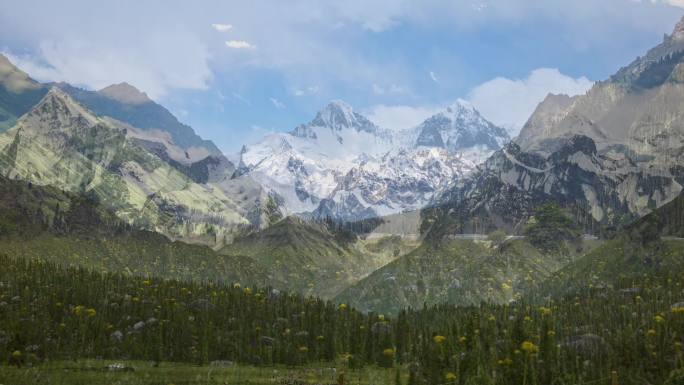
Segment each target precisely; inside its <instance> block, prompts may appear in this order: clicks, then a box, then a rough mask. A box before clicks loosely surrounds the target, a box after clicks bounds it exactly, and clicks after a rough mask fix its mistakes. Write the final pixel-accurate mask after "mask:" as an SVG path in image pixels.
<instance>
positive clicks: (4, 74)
mask: <svg viewBox="0 0 684 385" xmlns="http://www.w3.org/2000/svg"><path fill="white" fill-rule="evenodd" d="M0 85H2V86H4V87H6V88H7V89H9V90H10V91H12V92H15V93H19V92H23V91H25V90H35V89H38V88H40V87H41V86H40V83H38V82H36V81H35V80H33V79H31V78H30V77H29V76H28V75H27V74H26V73H25V72H24V71H22V70H20V69H19V68H17V67H16V66H15V65H14V64H12V62H11V61H10V60H9V58H8V57H7V56H5V55H3V54H0Z"/></svg>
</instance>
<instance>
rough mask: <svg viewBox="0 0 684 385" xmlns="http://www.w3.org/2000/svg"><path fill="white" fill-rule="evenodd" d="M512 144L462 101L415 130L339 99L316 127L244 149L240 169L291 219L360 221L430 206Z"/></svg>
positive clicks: (315, 122) (303, 127)
mask: <svg viewBox="0 0 684 385" xmlns="http://www.w3.org/2000/svg"><path fill="white" fill-rule="evenodd" d="M507 140H508V136H507V134H506V132H505V131H504V130H503V129H501V128H499V127H496V126H494V125H493V124H491V123H490V122H488V121H486V120H485V119H484V118H482V116H481V115H480V114H479V113H478V112H477V111H476V110H474V109H473V108H472V107H471V106H469V105H467V104H466V103H465V102H463V101H459V102H457V103H456V104H454V105H453V106H450V107H448V108H447V109H446V110H445V111H444V112H442V113H440V114H437V115H435V116H433V117H431V118H429V119H428V120H426V121H425V122H424V123H423V124H421V125H420V126H418V127H415V128H413V129H409V130H388V129H383V128H380V127H377V126H375V125H374V124H373V123H371V122H370V121H369V120H368V119H367V118H365V117H363V116H362V115H361V114H359V113H357V112H355V111H353V109H352V108H351V107H350V106H349V105H347V104H346V103H344V102H341V101H333V102H331V103H330V104H329V105H327V106H326V107H325V108H324V109H323V110H321V111H320V112H319V113H318V114H317V115H316V117H315V118H314V119H313V120H312V121H311V122H310V123H308V124H306V125H301V126H298V127H297V128H295V129H294V130H293V131H292V132H290V133H279V134H273V135H270V136H268V137H266V138H264V139H263V140H262V141H261V142H259V143H257V144H254V145H250V146H245V147H244V148H243V150H242V152H241V161H240V165H239V169H240V172H241V173H243V174H246V175H250V176H252V177H253V178H254V179H256V180H257V181H259V182H260V183H261V184H262V185H263V186H265V187H266V188H267V189H269V190H270V191H273V192H274V193H276V194H277V195H278V196H279V197H280V198H281V199H282V202H283V205H284V207H285V208H287V209H288V210H289V212H290V213H296V214H302V213H310V215H312V216H313V217H315V218H327V217H330V218H335V219H336V220H342V221H355V220H361V219H367V218H371V217H375V216H380V215H389V214H393V213H399V212H403V211H410V210H415V209H419V208H421V207H423V206H424V205H426V204H427V203H428V202H430V201H431V199H432V197H433V196H434V195H435V194H436V193H438V192H440V191H442V190H444V189H445V188H446V187H447V186H448V185H449V184H450V183H452V182H453V181H454V180H456V179H459V178H461V177H462V176H463V175H465V174H467V173H468V172H470V171H471V170H472V169H473V168H474V166H475V165H476V164H477V163H479V162H480V161H481V160H483V159H485V158H486V157H487V156H488V155H490V154H491V153H492V151H494V150H496V149H498V148H500V146H501V145H502V144H503V143H505V142H506V141H507Z"/></svg>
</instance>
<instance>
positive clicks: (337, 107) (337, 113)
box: [309, 100, 377, 132]
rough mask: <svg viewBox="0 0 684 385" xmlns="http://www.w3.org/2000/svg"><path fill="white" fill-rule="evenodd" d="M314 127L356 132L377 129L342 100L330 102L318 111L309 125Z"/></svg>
mask: <svg viewBox="0 0 684 385" xmlns="http://www.w3.org/2000/svg"><path fill="white" fill-rule="evenodd" d="M309 125H311V126H315V127H329V128H331V129H333V130H341V129H343V128H354V129H356V130H357V131H366V132H375V131H376V130H377V127H376V126H375V124H373V123H372V122H371V121H370V120H368V119H367V118H366V117H365V116H363V115H361V114H359V113H357V112H355V111H354V109H353V108H352V107H351V106H350V105H349V104H347V103H346V102H344V101H342V100H332V101H330V103H328V104H327V105H326V106H325V107H324V108H323V109H322V110H320V111H319V112H318V113H317V114H316V117H315V118H314V120H312V121H311V123H310V124H309Z"/></svg>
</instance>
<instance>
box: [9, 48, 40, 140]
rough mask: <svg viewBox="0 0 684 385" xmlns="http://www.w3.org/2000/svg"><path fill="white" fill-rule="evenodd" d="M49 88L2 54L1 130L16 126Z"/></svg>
mask: <svg viewBox="0 0 684 385" xmlns="http://www.w3.org/2000/svg"><path fill="white" fill-rule="evenodd" d="M47 91H48V89H47V88H46V87H44V86H43V85H42V84H40V83H38V82H36V81H35V80H33V79H31V78H30V77H29V76H28V75H27V74H26V73H24V72H22V71H21V70H19V69H18V68H17V67H15V66H14V65H13V64H12V63H11V62H10V61H9V60H8V59H7V57H5V56H4V55H0V132H3V131H5V130H7V129H9V128H10V127H12V126H14V124H15V123H16V122H17V119H18V118H19V117H20V116H21V115H23V114H25V113H26V112H28V110H30V109H31V107H33V106H34V105H35V104H36V103H38V102H39V101H40V99H42V98H43V96H45V94H46V93H47Z"/></svg>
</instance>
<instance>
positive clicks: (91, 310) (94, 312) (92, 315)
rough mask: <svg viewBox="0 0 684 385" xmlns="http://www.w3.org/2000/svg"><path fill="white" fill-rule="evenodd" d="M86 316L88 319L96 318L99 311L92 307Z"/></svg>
mask: <svg viewBox="0 0 684 385" xmlns="http://www.w3.org/2000/svg"><path fill="white" fill-rule="evenodd" d="M86 314H87V315H88V317H95V316H96V315H97V311H96V310H95V309H93V308H92V307H91V308H90V309H88V310H86Z"/></svg>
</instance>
